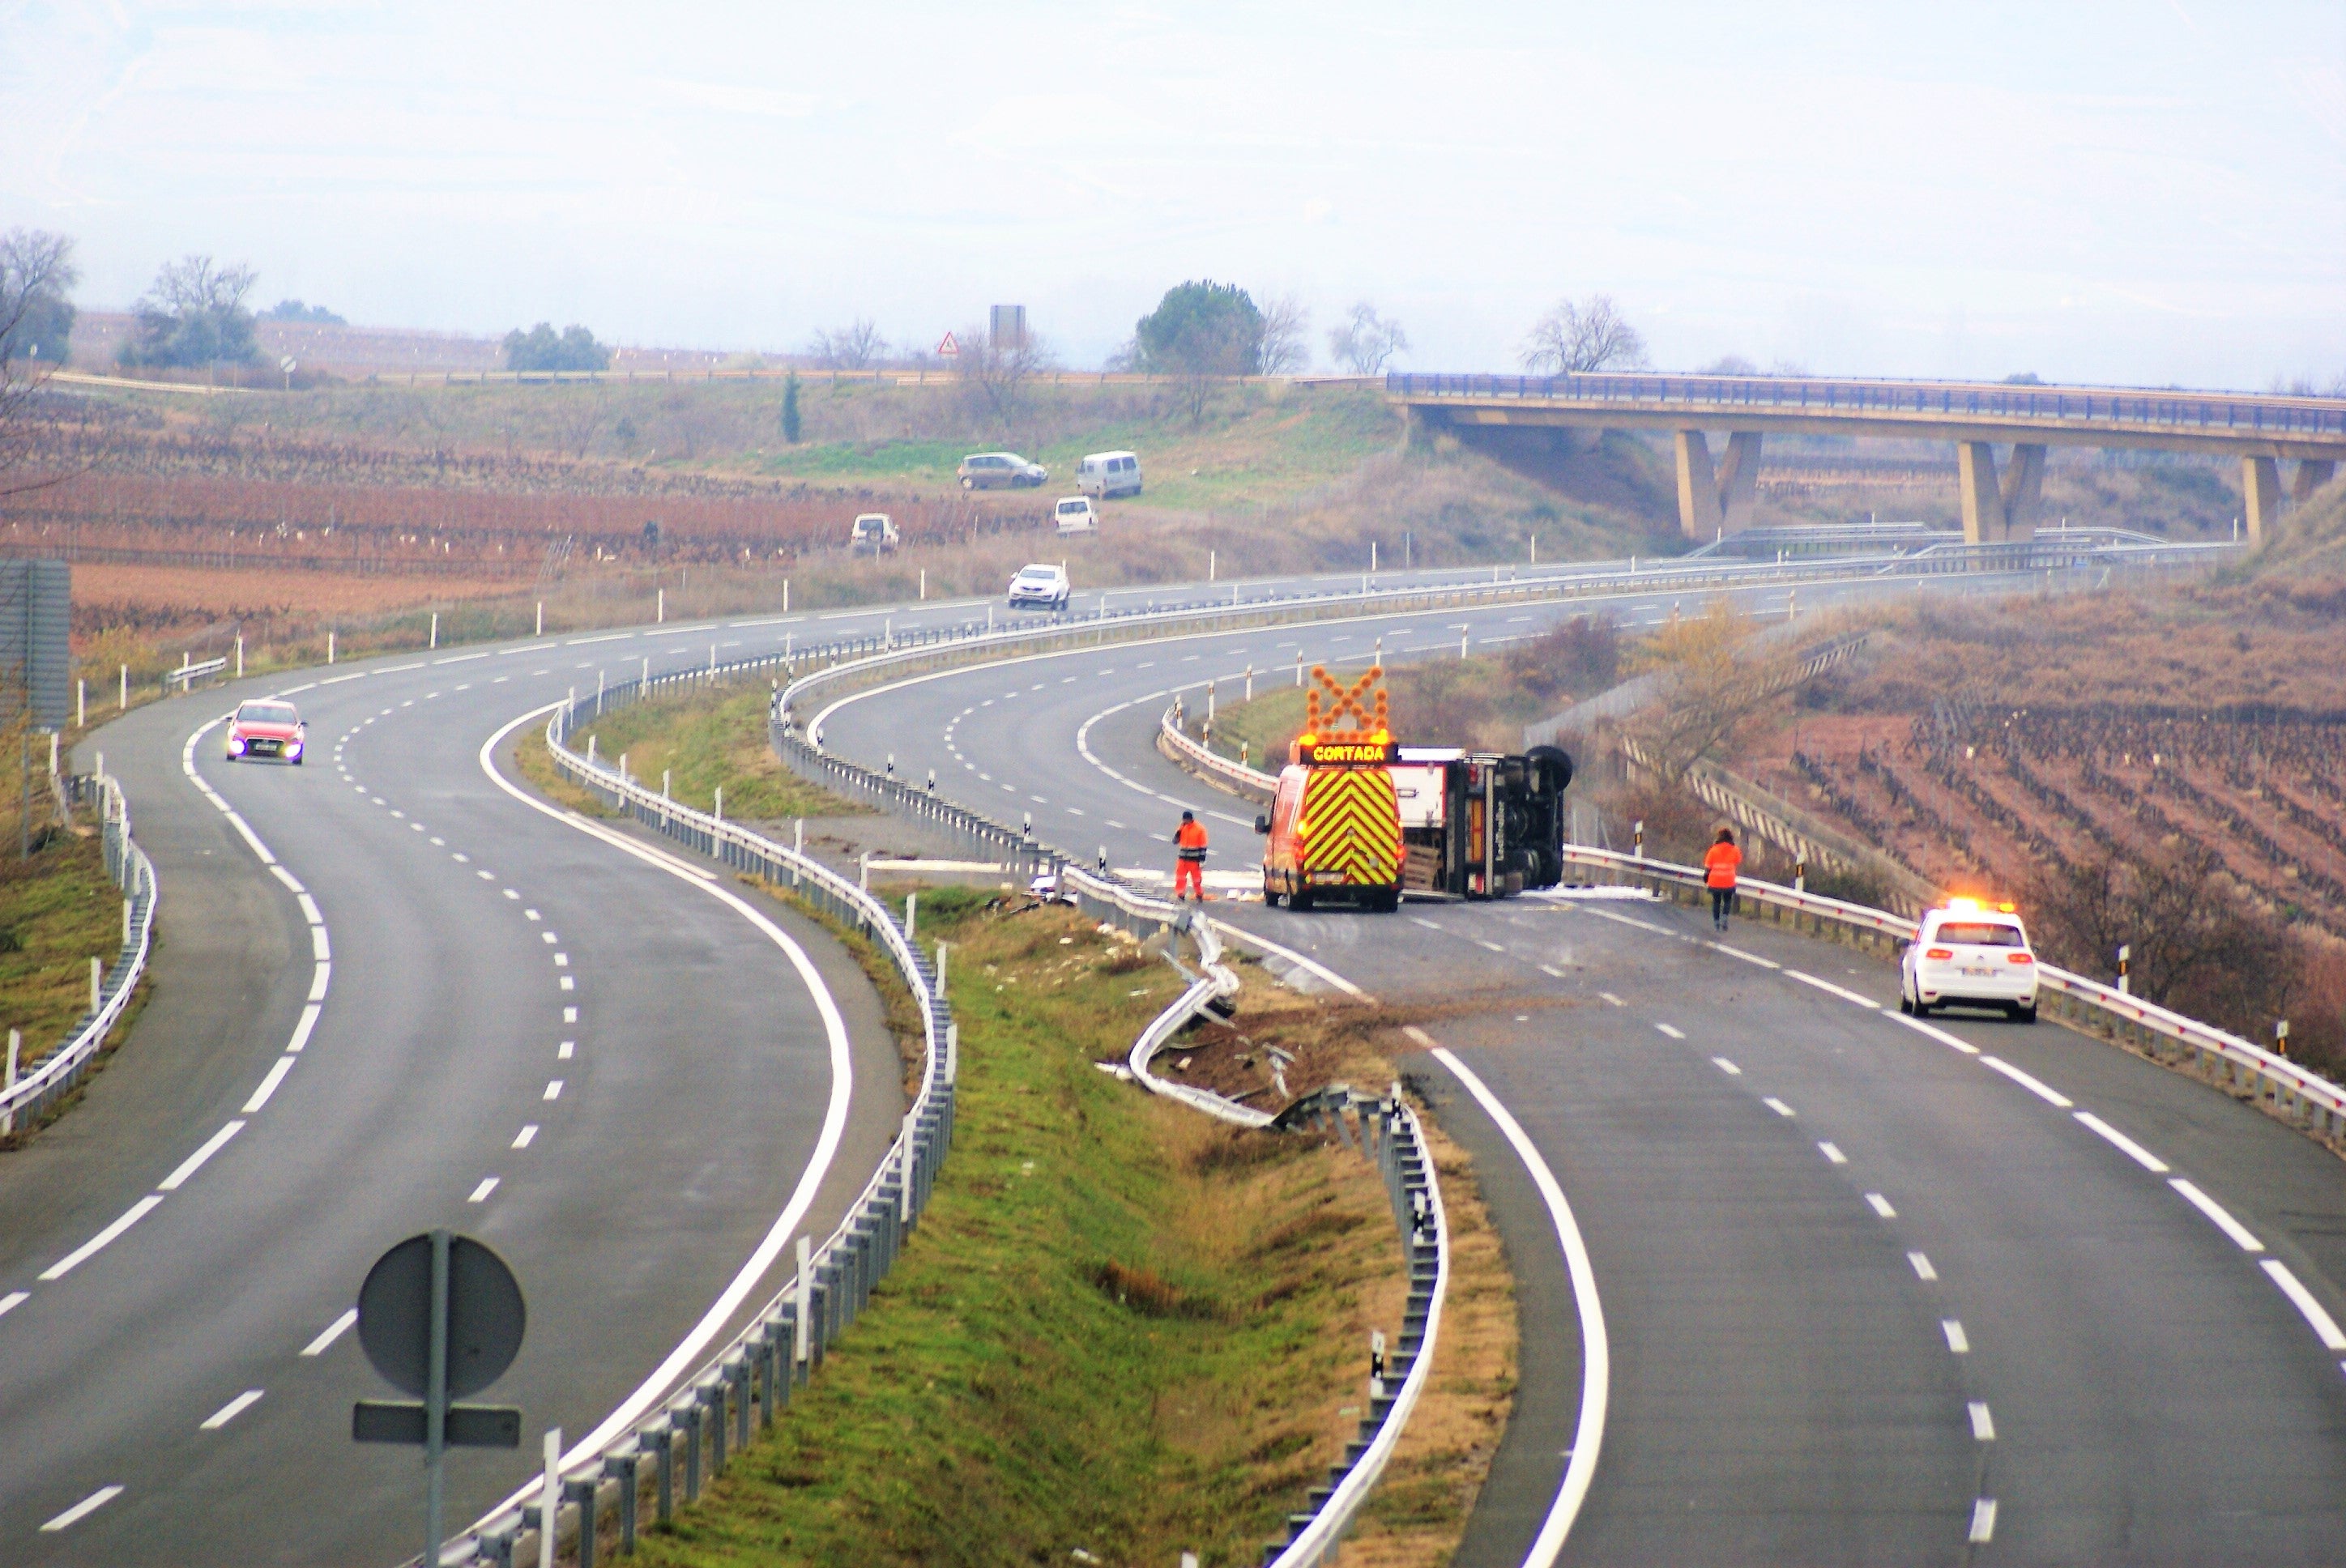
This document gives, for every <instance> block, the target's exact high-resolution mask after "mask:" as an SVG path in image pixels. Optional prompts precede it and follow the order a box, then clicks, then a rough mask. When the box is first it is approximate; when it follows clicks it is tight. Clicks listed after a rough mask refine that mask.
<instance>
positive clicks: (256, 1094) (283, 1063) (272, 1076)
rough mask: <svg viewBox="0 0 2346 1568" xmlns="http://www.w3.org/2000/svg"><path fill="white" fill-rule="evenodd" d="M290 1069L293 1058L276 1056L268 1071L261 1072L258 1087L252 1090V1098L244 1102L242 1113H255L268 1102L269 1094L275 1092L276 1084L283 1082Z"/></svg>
mask: <svg viewBox="0 0 2346 1568" xmlns="http://www.w3.org/2000/svg"><path fill="white" fill-rule="evenodd" d="M291 1071H293V1058H292V1057H291V1056H280V1057H278V1058H277V1060H276V1061H275V1062H274V1063H272V1064H270V1069H269V1071H268V1072H267V1073H266V1074H262V1076H261V1079H260V1087H259V1088H258V1089H255V1090H254V1091H253V1092H252V1098H251V1099H250V1100H247V1101H246V1102H245V1103H244V1114H245V1115H248V1116H250V1115H258V1114H259V1113H260V1110H261V1109H262V1108H263V1107H264V1106H266V1105H268V1104H269V1096H270V1095H274V1094H275V1093H277V1085H279V1084H282V1083H283V1082H285V1074H288V1073H291Z"/></svg>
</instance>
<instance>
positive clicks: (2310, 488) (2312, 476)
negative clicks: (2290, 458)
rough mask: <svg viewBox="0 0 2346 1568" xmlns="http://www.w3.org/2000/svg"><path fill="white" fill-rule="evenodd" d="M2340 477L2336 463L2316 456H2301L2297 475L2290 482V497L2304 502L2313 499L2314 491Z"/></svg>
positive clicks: (2292, 499)
mask: <svg viewBox="0 0 2346 1568" xmlns="http://www.w3.org/2000/svg"><path fill="white" fill-rule="evenodd" d="M2337 477H2338V465H2337V464H2336V463H2331V462H2328V461H2324V460H2318V459H2315V458H2310V457H2308V458H2301V459H2300V460H2299V462H2298V464H2297V477H2296V479H2295V480H2293V481H2291V482H2290V487H2289V498H2290V500H2291V501H2298V502H2304V501H2310V500H2312V499H2313V493H2314V492H2315V491H2317V490H2319V489H2321V487H2322V486H2323V485H2325V484H2329V483H2330V482H2331V480H2333V479H2335V478H2337Z"/></svg>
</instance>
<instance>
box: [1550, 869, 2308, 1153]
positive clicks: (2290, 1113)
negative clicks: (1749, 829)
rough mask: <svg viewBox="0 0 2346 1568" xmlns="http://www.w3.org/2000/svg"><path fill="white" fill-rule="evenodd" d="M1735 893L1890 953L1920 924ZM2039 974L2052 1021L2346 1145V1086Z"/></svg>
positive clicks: (1678, 877)
mask: <svg viewBox="0 0 2346 1568" xmlns="http://www.w3.org/2000/svg"><path fill="white" fill-rule="evenodd" d="M1564 858H1565V860H1566V863H1568V864H1576V865H1581V866H1585V867H1588V868H1591V869H1593V870H1596V871H1599V872H1601V873H1603V874H1604V875H1605V876H1606V877H1607V879H1608V880H1609V881H1614V882H1617V883H1621V884H1625V885H1629V886H1639V887H1646V888H1649V889H1652V890H1653V891H1657V892H1665V893H1668V894H1669V895H1671V896H1677V895H1678V894H1681V893H1682V894H1685V895H1687V896H1688V898H1689V899H1695V898H1698V897H1700V896H1706V890H1705V889H1704V885H1703V871H1702V868H1701V867H1699V866H1681V865H1676V864H1673V863H1671V862H1669V861H1667V860H1646V859H1643V858H1641V857H1639V856H1636V855H1625V854H1622V853H1620V852H1619V851H1617V850H1597V849H1591V848H1588V847H1586V846H1585V845H1577V844H1567V845H1566V846H1565V850H1564ZM1736 891H1737V892H1738V893H1739V894H1740V895H1741V896H1742V897H1744V898H1746V899H1749V900H1750V901H1753V902H1755V903H1757V904H1759V905H1760V906H1761V907H1762V908H1763V909H1765V910H1767V911H1770V912H1771V914H1773V915H1774V916H1775V917H1776V918H1778V919H1780V920H1782V921H1785V922H1786V923H1790V924H1794V925H1796V926H1797V925H1801V924H1802V923H1803V922H1805V924H1806V925H1807V927H1808V929H1811V930H1825V929H1835V930H1838V931H1839V932H1841V933H1842V934H1846V935H1849V936H1851V937H1853V938H1855V939H1856V941H1857V943H1858V945H1861V946H1876V947H1880V948H1882V949H1883V950H1884V951H1889V952H1894V951H1895V950H1896V944H1897V943H1899V942H1909V941H1912V940H1913V936H1914V933H1915V932H1916V931H1918V930H1919V929H1920V925H1919V922H1918V921H1913V920H1909V919H1907V918H1905V917H1904V916H1902V915H1897V914H1892V913H1891V912H1890V911H1886V910H1877V909H1872V908H1869V907H1868V906H1866V905H1864V904H1853V903H1846V902H1843V901H1841V900H1839V899H1829V898H1823V897H1821V896H1820V895H1818V894H1815V893H1811V892H1806V891H1800V890H1799V889H1796V888H1787V887H1782V886H1780V885H1779V884H1776V883H1773V882H1762V881H1753V880H1750V879H1749V878H1747V879H1745V880H1743V881H1739V882H1738V883H1737V884H1736ZM2036 972H2037V980H2038V983H2039V985H2040V986H2041V987H2042V988H2044V990H2045V991H2049V992H2050V993H2051V995H2050V996H2049V997H2047V996H2045V995H2044V994H2042V993H2040V996H2039V1001H2038V1005H2039V1007H2040V1008H2046V1007H2049V1010H2050V1011H2051V1012H2052V1013H2053V1014H2054V1016H2055V1017H2056V1018H2060V1019H2063V1020H2065V1021H2066V1022H2068V1023H2077V1024H2081V1025H2084V1026H2085V1027H2086V1029H2087V1030H2088V1031H2089V1032H2090V1031H2096V1030H2097V1031H2098V1032H2100V1033H2105V1034H2106V1035H2107V1036H2108V1037H2109V1038H2111V1039H2113V1040H2117V1041H2122V1042H2128V1043H2131V1044H2135V1045H2137V1046H2139V1047H2141V1048H2142V1049H2143V1050H2144V1051H2146V1052H2147V1053H2148V1054H2150V1055H2151V1056H2152V1057H2153V1058H2154V1059H2156V1060H2157V1061H2159V1062H2161V1063H2163V1064H2168V1065H2170V1066H2186V1067H2190V1068H2193V1069H2196V1070H2202V1071H2218V1072H2219V1073H2220V1075H2221V1086H2223V1087H2225V1088H2227V1089H2236V1090H2242V1091H2245V1092H2247V1093H2248V1094H2249V1095H2250V1096H2251V1097H2253V1098H2254V1099H2255V1100H2256V1102H2257V1103H2258V1104H2259V1105H2261V1106H2264V1107H2266V1108H2268V1109H2270V1111H2271V1112H2272V1113H2273V1114H2274V1115H2277V1116H2280V1118H2281V1119H2282V1120H2284V1121H2288V1122H2290V1123H2292V1124H2293V1125H2297V1126H2299V1127H2301V1128H2303V1129H2304V1130H2306V1131H2307V1132H2309V1133H2310V1134H2311V1135H2313V1136H2315V1137H2317V1138H2321V1139H2322V1140H2323V1141H2325V1142H2329V1143H2333V1144H2337V1143H2341V1142H2346V1087H2341V1086H2340V1085H2339V1084H2333V1083H2331V1081H2330V1080H2329V1079H2327V1078H2324V1077H2322V1076H2321V1075H2320V1074H2315V1073H2310V1072H2308V1071H2306V1070H2305V1069H2304V1068H2302V1067H2300V1066H2299V1065H2298V1064H2296V1063H2294V1062H2291V1061H2290V1060H2289V1059H2288V1058H2287V1057H2285V1056H2278V1055H2275V1054H2273V1053H2271V1052H2270V1051H2267V1050H2265V1049H2264V1048H2263V1047H2262V1046H2260V1045H2256V1044H2250V1043H2249V1041H2246V1040H2243V1039H2241V1038H2240V1037H2239V1035H2237V1034H2233V1033H2228V1032H2227V1031H2225V1030H2221V1029H2219V1028H2217V1027H2215V1026H2214V1025H2213V1024H2209V1023H2200V1022H2199V1021H2198V1019H2196V1018H2190V1017H2187V1016H2185V1015H2184V1014H2183V1013H2177V1012H2175V1011H2173V1010H2172V1009H2170V1008H2166V1007H2161V1006H2158V1005H2157V1003H2149V1002H2145V1001H2144V1000H2143V999H2142V998H2140V997H2138V996H2133V995H2129V994H2127V993H2125V992H2122V991H2119V990H2118V989H2117V987H2115V986H2109V985H2104V984H2103V983H2101V982H2099V981H2096V980H2088V979H2087V978H2086V977H2085V976H2084V975H2082V974H2073V973H2071V972H2069V971H2067V970H2066V969H2061V968H2058V967H2056V966H2055V965H2053V964H2049V963H2040V964H2038V965H2037V966H2036Z"/></svg>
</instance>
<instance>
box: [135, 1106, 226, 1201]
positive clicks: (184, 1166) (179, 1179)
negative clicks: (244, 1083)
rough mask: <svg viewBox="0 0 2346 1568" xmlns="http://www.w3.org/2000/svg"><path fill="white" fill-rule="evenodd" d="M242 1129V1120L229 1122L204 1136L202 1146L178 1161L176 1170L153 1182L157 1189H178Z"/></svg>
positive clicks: (170, 1190)
mask: <svg viewBox="0 0 2346 1568" xmlns="http://www.w3.org/2000/svg"><path fill="white" fill-rule="evenodd" d="M242 1131H244V1124H243V1123H242V1122H230V1123H229V1124H228V1125H226V1126H224V1127H222V1128H221V1129H220V1130H219V1132H217V1133H214V1134H213V1135H211V1136H210V1137H209V1138H206V1139H205V1140H204V1142H203V1146H202V1147H200V1148H199V1149H197V1150H196V1152H195V1153H194V1154H191V1155H189V1156H188V1157H187V1158H186V1159H183V1160H181V1161H180V1162H179V1169H178V1170H175V1171H173V1172H172V1173H171V1174H170V1175H169V1176H165V1177H164V1178H163V1179H162V1180H161V1181H159V1182H157V1183H156V1184H155V1186H156V1188H157V1190H158V1191H161V1192H177V1191H179V1188H180V1186H182V1185H183V1184H184V1183H185V1182H186V1181H187V1179H188V1178H189V1176H193V1175H195V1174H196V1173H197V1172H198V1171H199V1170H201V1169H203V1168H204V1162H205V1161H206V1160H208V1159H209V1158H211V1157H212V1156H214V1155H216V1154H218V1153H219V1152H220V1148H221V1146H222V1145H225V1144H226V1143H227V1142H228V1141H229V1139H230V1138H232V1137H234V1136H236V1135H237V1134H239V1133H240V1132H242Z"/></svg>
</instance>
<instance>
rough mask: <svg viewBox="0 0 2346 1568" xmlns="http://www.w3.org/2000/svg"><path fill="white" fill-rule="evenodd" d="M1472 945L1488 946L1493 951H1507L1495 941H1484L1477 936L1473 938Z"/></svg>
mask: <svg viewBox="0 0 2346 1568" xmlns="http://www.w3.org/2000/svg"><path fill="white" fill-rule="evenodd" d="M1474 945H1475V946H1476V947H1481V948H1488V949H1489V950H1490V951H1491V952H1506V951H1507V950H1506V949H1505V948H1504V947H1501V946H1500V945H1499V944H1498V943H1497V942H1490V941H1486V940H1485V939H1484V938H1482V937H1479V936H1478V937H1476V938H1475V939H1474Z"/></svg>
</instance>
